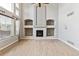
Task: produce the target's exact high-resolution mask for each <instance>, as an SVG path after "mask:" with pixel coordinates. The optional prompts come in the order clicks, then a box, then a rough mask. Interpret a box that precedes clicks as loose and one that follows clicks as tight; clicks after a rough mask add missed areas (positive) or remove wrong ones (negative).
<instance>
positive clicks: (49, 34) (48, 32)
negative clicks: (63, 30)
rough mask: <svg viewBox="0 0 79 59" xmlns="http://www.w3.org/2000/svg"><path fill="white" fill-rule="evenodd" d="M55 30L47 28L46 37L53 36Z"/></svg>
mask: <svg viewBox="0 0 79 59" xmlns="http://www.w3.org/2000/svg"><path fill="white" fill-rule="evenodd" d="M54 30H55V28H47V36H54Z"/></svg>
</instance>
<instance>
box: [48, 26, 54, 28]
mask: <svg viewBox="0 0 79 59" xmlns="http://www.w3.org/2000/svg"><path fill="white" fill-rule="evenodd" d="M47 28H55V26H54V25H48V26H47Z"/></svg>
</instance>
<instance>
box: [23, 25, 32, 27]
mask: <svg viewBox="0 0 79 59" xmlns="http://www.w3.org/2000/svg"><path fill="white" fill-rule="evenodd" d="M24 28H33V26H32V25H26V26H24Z"/></svg>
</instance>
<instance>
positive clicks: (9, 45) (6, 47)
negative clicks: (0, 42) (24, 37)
mask: <svg viewBox="0 0 79 59" xmlns="http://www.w3.org/2000/svg"><path fill="white" fill-rule="evenodd" d="M15 42H18V39H17V40H15V41H13V42H12V43H10V44H8V45H6V46H4V47H2V48H0V50H3V49H5V48H7V47H8V46H10V45H12V44H14V43H15Z"/></svg>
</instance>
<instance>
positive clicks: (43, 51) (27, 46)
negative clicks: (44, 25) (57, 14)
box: [0, 39, 79, 56]
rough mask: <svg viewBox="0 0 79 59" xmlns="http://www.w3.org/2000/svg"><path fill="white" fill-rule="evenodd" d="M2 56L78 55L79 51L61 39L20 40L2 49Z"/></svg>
mask: <svg viewBox="0 0 79 59" xmlns="http://www.w3.org/2000/svg"><path fill="white" fill-rule="evenodd" d="M0 54H1V55H2V56H78V55H79V51H76V50H75V49H73V48H71V47H70V46H68V45H66V44H65V43H63V42H61V41H59V40H57V39H56V40H20V41H19V42H17V43H16V44H14V45H12V46H10V47H8V48H6V49H5V50H3V51H1V52H0Z"/></svg>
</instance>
